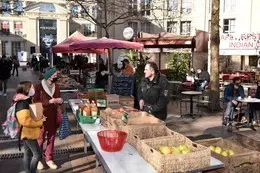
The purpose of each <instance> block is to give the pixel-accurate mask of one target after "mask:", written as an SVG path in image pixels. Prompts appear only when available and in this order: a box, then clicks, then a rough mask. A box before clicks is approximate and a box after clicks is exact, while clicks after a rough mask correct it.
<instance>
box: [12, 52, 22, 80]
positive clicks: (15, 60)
mask: <svg viewBox="0 0 260 173" xmlns="http://www.w3.org/2000/svg"><path fill="white" fill-rule="evenodd" d="M19 66H20V65H19V61H18V59H17V56H15V55H14V56H13V73H12V76H13V75H14V71H16V76H18V67H19Z"/></svg>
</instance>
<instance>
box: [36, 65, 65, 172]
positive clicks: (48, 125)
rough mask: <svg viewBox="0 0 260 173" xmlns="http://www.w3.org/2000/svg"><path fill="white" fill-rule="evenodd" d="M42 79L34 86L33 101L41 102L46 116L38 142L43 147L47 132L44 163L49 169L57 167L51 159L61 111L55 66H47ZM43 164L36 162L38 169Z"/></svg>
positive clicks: (61, 101)
mask: <svg viewBox="0 0 260 173" xmlns="http://www.w3.org/2000/svg"><path fill="white" fill-rule="evenodd" d="M43 77H44V79H43V80H42V81H41V83H40V84H38V85H36V86H35V95H34V102H36V103H37V102H41V103H42V106H43V115H44V116H45V117H46V118H47V119H46V121H45V122H44V123H43V127H42V128H41V134H40V138H39V140H38V144H39V146H40V148H41V149H43V144H44V142H45V136H46V134H47V146H46V151H45V154H44V155H45V161H46V164H47V165H48V166H49V167H50V168H51V169H57V165H56V164H55V163H54V161H53V151H54V140H55V135H56V131H57V128H58V127H59V125H60V123H61V113H62V106H61V104H62V103H63V100H62V98H61V96H60V88H59V86H58V85H57V84H56V81H57V79H58V78H57V71H56V69H55V68H49V69H47V70H46V72H45V73H44V74H43ZM43 168H44V166H43V164H42V162H41V161H40V162H39V163H38V167H37V169H38V170H41V169H43Z"/></svg>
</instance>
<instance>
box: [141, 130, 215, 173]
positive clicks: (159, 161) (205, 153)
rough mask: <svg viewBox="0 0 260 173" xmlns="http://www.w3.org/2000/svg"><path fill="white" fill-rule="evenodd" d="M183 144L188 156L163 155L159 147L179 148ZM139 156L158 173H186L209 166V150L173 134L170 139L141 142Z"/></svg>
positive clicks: (163, 138)
mask: <svg viewBox="0 0 260 173" xmlns="http://www.w3.org/2000/svg"><path fill="white" fill-rule="evenodd" d="M181 144H185V145H186V146H187V147H189V149H190V150H191V151H192V152H191V153H188V154H169V155H163V154H161V153H160V152H159V151H158V149H159V147H161V146H170V147H174V146H179V145H181ZM141 150H142V151H141V155H142V156H143V158H144V159H145V160H146V161H148V162H149V163H150V164H151V165H152V166H153V167H154V168H155V169H156V170H157V171H158V172H160V173H172V172H188V171H191V170H196V169H202V168H205V167H208V166H209V165H210V157H211V156H210V149H208V148H206V147H204V146H202V145H200V144H197V143H194V142H192V141H191V140H189V139H188V138H187V137H185V136H183V135H181V134H179V133H177V132H175V133H174V134H173V136H172V137H169V136H167V137H158V138H153V139H145V140H142V141H141Z"/></svg>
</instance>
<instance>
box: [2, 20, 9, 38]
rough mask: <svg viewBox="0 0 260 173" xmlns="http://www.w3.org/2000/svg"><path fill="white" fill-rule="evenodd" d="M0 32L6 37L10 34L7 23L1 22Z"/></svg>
mask: <svg viewBox="0 0 260 173" xmlns="http://www.w3.org/2000/svg"><path fill="white" fill-rule="evenodd" d="M1 32H2V33H3V34H6V35H8V34H9V33H10V27H9V22H8V21H3V22H1Z"/></svg>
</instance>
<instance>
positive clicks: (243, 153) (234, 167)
mask: <svg viewBox="0 0 260 173" xmlns="http://www.w3.org/2000/svg"><path fill="white" fill-rule="evenodd" d="M196 142H197V143H199V144H201V145H204V146H206V147H209V148H211V149H212V151H211V155H212V156H213V157H215V158H217V159H219V160H220V161H222V162H223V163H224V164H225V168H223V169H220V170H218V172H221V173H222V172H234V173H237V172H244V170H247V171H248V172H255V173H259V170H260V167H259V163H260V153H259V152H257V151H252V150H249V149H247V148H244V147H242V146H239V145H237V144H235V143H233V142H231V141H229V140H226V139H222V138H212V139H205V140H198V141H196ZM216 147H219V148H220V149H216ZM213 150H214V151H213ZM217 150H218V151H217ZM227 150H228V152H226V153H224V152H225V151H227ZM230 150H232V151H233V153H232V155H230ZM232 151H231V152H232ZM219 153H221V154H219Z"/></svg>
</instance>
